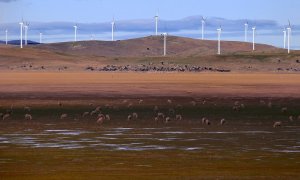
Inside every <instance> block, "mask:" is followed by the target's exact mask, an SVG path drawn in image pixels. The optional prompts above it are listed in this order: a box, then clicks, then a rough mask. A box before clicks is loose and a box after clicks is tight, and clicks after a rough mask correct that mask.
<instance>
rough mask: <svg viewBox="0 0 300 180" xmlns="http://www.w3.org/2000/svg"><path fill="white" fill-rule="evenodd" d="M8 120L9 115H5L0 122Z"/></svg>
mask: <svg viewBox="0 0 300 180" xmlns="http://www.w3.org/2000/svg"><path fill="white" fill-rule="evenodd" d="M8 118H10V114H9V113H7V114H5V115H4V116H3V118H2V120H6V119H8Z"/></svg>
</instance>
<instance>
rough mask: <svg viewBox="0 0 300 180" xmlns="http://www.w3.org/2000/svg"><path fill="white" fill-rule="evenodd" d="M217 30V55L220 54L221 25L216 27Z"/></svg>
mask: <svg viewBox="0 0 300 180" xmlns="http://www.w3.org/2000/svg"><path fill="white" fill-rule="evenodd" d="M217 32H218V55H220V54H221V33H222V27H221V26H220V27H219V28H218V29H217Z"/></svg>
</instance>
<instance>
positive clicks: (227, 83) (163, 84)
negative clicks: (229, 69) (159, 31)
mask: <svg viewBox="0 0 300 180" xmlns="http://www.w3.org/2000/svg"><path fill="white" fill-rule="evenodd" d="M118 96H119V97H123V96H125V97H153V96H156V97H157V96H158V97H159V96H166V97H168V96H169V97H172V96H174V97H198V96H199V97H293V98H296V97H300V75H299V74H275V73H274V74H271V73H269V74H259V73H256V74H246V73H230V74H221V73H203V74H202V73H201V74H194V73H34V72H30V73H22V72H20V73H11V72H7V73H5V72H3V73H0V97H1V98H13V97H22V98H43V97H44V98H45V97H49V98H50V97H52V98H67V97H70V98H72V97H73V98H80V97H86V98H94V97H118Z"/></svg>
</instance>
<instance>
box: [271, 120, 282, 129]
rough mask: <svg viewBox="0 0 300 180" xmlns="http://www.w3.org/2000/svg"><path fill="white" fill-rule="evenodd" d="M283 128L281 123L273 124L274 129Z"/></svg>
mask: <svg viewBox="0 0 300 180" xmlns="http://www.w3.org/2000/svg"><path fill="white" fill-rule="evenodd" d="M281 126H282V123H281V121H277V122H274V124H273V127H274V128H277V127H281Z"/></svg>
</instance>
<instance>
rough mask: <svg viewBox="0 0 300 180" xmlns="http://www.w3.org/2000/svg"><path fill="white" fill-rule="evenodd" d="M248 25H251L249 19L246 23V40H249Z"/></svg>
mask: <svg viewBox="0 0 300 180" xmlns="http://www.w3.org/2000/svg"><path fill="white" fill-rule="evenodd" d="M248 27H249V23H248V21H247V22H246V23H245V42H247V41H248Z"/></svg>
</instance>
